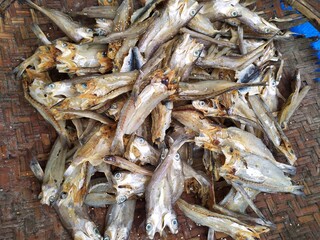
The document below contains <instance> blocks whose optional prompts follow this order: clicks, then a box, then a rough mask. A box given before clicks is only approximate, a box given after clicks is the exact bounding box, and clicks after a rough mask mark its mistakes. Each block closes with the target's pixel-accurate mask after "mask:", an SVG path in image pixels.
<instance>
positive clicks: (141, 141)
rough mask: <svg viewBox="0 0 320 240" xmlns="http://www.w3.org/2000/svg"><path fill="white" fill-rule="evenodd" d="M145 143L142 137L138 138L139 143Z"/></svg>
mask: <svg viewBox="0 0 320 240" xmlns="http://www.w3.org/2000/svg"><path fill="white" fill-rule="evenodd" d="M145 142H146V140H144V139H143V138H142V137H139V138H138V143H140V144H144V143H145Z"/></svg>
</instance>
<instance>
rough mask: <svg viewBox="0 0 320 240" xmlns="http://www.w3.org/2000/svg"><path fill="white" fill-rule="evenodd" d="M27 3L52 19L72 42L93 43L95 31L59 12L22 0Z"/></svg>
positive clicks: (29, 0) (28, 0)
mask: <svg viewBox="0 0 320 240" xmlns="http://www.w3.org/2000/svg"><path fill="white" fill-rule="evenodd" d="M21 1H22V2H26V3H27V4H28V5H29V6H30V7H32V8H34V9H36V10H38V11H39V12H41V13H43V14H44V15H46V16H47V17H48V18H50V19H51V21H53V22H54V23H55V24H56V25H57V26H58V27H59V28H60V29H61V30H62V31H63V32H64V33H65V34H66V35H67V36H68V37H69V38H70V39H71V40H73V41H75V42H79V41H81V40H84V41H91V40H92V37H93V31H92V29H90V28H87V27H83V26H81V25H80V24H79V23H77V22H75V21H73V20H72V19H71V18H70V17H69V16H68V15H67V14H64V13H62V12H60V11H58V10H55V9H50V8H46V7H40V6H38V5H36V4H35V3H33V2H32V1H31V0H21Z"/></svg>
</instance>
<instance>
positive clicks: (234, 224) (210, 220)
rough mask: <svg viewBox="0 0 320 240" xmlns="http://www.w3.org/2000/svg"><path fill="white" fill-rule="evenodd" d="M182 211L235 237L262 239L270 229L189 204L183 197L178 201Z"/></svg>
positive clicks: (194, 219) (252, 239)
mask: <svg viewBox="0 0 320 240" xmlns="http://www.w3.org/2000/svg"><path fill="white" fill-rule="evenodd" d="M177 204H178V206H179V208H180V209H181V211H182V212H183V213H184V214H185V215H186V216H187V217H188V218H190V219H192V220H193V221H194V222H196V223H198V224H201V225H204V226H207V227H210V228H212V229H214V230H215V231H218V232H224V233H226V234H228V235H230V236H231V237H233V238H235V239H239V238H240V239H241V238H243V239H248V240H249V239H250V240H254V239H260V235H261V234H262V233H264V232H268V231H269V229H268V228H266V227H263V226H259V225H249V224H247V223H243V222H240V221H239V220H238V219H236V218H233V217H229V216H226V215H222V214H218V213H214V212H211V211H209V210H207V209H205V208H203V207H201V206H198V205H193V204H188V203H187V202H185V201H184V200H182V199H179V200H178V201H177Z"/></svg>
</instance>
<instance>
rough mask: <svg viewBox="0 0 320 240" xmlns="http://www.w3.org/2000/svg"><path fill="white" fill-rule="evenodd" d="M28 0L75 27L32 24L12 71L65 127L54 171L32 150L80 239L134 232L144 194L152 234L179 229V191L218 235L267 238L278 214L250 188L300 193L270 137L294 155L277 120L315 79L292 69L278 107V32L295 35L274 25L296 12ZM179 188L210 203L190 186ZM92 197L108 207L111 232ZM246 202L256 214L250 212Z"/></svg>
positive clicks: (224, 2)
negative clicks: (27, 50)
mask: <svg viewBox="0 0 320 240" xmlns="http://www.w3.org/2000/svg"><path fill="white" fill-rule="evenodd" d="M24 2H26V3H27V4H28V5H30V6H31V7H33V8H35V9H37V10H39V11H40V12H42V13H43V14H44V15H46V16H47V17H49V18H50V19H51V20H52V21H53V22H54V23H55V24H56V25H57V26H58V27H59V28H60V29H61V30H62V31H63V32H64V33H65V34H66V35H67V37H64V38H59V39H54V40H49V39H48V38H47V37H46V35H45V33H44V32H43V31H42V30H41V29H40V27H39V26H38V25H36V24H33V25H32V30H33V32H34V33H35V35H36V36H37V37H38V38H39V40H40V41H41V42H42V44H44V45H43V46H40V47H38V49H37V50H36V51H35V53H34V54H33V55H32V56H31V57H29V58H27V59H26V60H25V61H23V62H22V63H21V64H20V65H19V66H18V67H16V68H15V69H14V73H16V74H17V77H22V82H23V91H24V95H25V98H26V99H27V100H28V101H29V102H30V104H31V105H32V106H34V107H35V108H36V109H37V110H38V111H39V112H40V114H41V115H42V116H43V117H44V118H45V119H46V120H47V121H48V122H49V123H50V124H51V125H52V126H53V127H54V128H55V130H56V131H57V132H58V134H59V136H58V138H57V140H56V142H55V144H54V145H53V147H52V151H51V153H50V156H49V160H48V162H47V165H46V168H45V171H43V170H42V168H41V166H40V164H39V163H38V162H37V161H36V160H35V158H33V160H32V161H31V163H30V168H31V169H32V171H33V172H34V174H35V175H36V177H37V178H38V179H39V180H40V181H41V182H42V192H41V194H40V196H41V197H42V199H41V203H43V204H50V205H53V206H54V207H55V209H56V211H57V213H58V215H59V217H60V218H61V221H62V222H63V224H64V226H65V228H66V229H68V230H69V231H70V233H71V234H72V236H73V237H74V239H77V240H79V239H83V240H89V239H90V240H95V239H96V240H98V239H104V240H110V239H129V237H130V236H129V235H130V232H131V228H132V224H133V219H134V214H135V208H136V202H137V200H142V199H144V200H145V203H146V208H145V209H146V219H145V221H144V223H143V224H145V232H146V236H147V237H148V238H150V239H153V238H154V237H155V235H156V233H159V234H160V236H166V231H167V230H170V232H171V233H172V234H177V233H178V229H179V227H178V226H179V223H178V218H177V214H176V213H175V210H174V206H175V204H176V205H178V207H179V208H180V209H181V210H182V212H183V213H184V214H185V215H186V216H187V217H189V218H190V219H191V220H193V221H195V222H196V223H197V224H201V225H204V226H207V227H209V232H208V238H209V239H213V238H214V233H215V231H220V232H223V233H225V234H228V235H230V236H231V237H233V238H235V239H258V238H260V235H261V234H263V233H265V232H267V231H268V230H269V228H271V227H274V225H273V224H272V223H271V222H269V221H268V220H267V219H265V217H264V216H263V214H262V213H261V211H260V210H259V208H258V207H257V206H256V205H255V204H254V202H253V200H254V199H255V198H256V196H257V195H258V194H259V193H260V192H267V193H276V192H285V193H293V194H296V195H303V191H302V190H303V187H302V186H297V185H294V184H293V182H292V181H291V178H290V176H289V175H294V174H295V172H296V168H295V167H294V166H291V165H287V164H284V163H281V162H278V161H277V159H276V157H275V155H274V154H273V152H272V150H273V149H272V150H271V149H269V148H268V146H269V145H268V144H269V142H268V140H269V141H270V142H271V143H272V144H273V145H274V146H275V149H276V150H278V151H279V152H281V153H282V154H284V155H285V156H286V157H287V158H288V160H289V162H290V163H291V164H294V162H295V161H296V156H295V154H294V152H293V149H292V146H291V144H290V142H289V140H288V138H287V137H286V135H285V133H284V132H283V130H282V128H286V127H287V124H288V121H289V119H290V117H291V116H292V114H293V113H294V111H295V110H296V109H297V107H298V106H299V104H300V103H301V101H302V99H303V98H304V97H305V95H306V94H307V92H308V91H309V89H310V87H309V86H305V87H304V88H302V89H301V79H300V75H299V73H297V81H296V85H295V89H294V92H293V93H292V94H291V95H290V97H289V98H288V99H287V101H286V103H285V104H284V105H283V106H282V108H281V110H280V108H279V107H280V104H279V103H281V101H279V98H281V99H282V100H284V98H283V97H282V95H281V93H280V91H279V85H280V80H281V79H282V74H283V72H284V66H285V64H284V62H285V58H283V57H282V55H281V53H280V51H279V50H278V49H277V48H276V44H274V42H275V41H277V40H278V39H288V38H290V37H292V33H291V32H290V31H284V32H280V30H279V28H281V30H283V27H284V26H285V25H287V23H286V24H283V25H282V26H280V25H279V28H278V27H277V26H275V25H274V24H273V23H270V22H268V21H267V20H265V19H264V18H263V17H262V16H263V15H261V14H260V13H259V12H255V11H252V10H250V9H251V8H250V9H249V8H248V6H250V7H251V5H252V3H253V1H250V0H248V1H239V0H210V1H199V2H198V1H196V0H169V1H163V0H140V1H133V0H124V1H120V2H118V1H115V0H99V1H98V5H99V6H88V7H86V8H84V9H82V11H78V12H76V13H72V12H71V11H70V12H69V15H71V16H77V18H79V19H80V18H81V20H82V21H81V24H80V23H77V22H75V21H73V20H72V19H71V18H70V17H69V15H68V14H65V13H61V12H60V11H58V10H55V9H49V8H45V7H39V6H37V5H36V4H34V3H33V2H31V1H30V0H24ZM119 4H120V5H119ZM90 18H91V19H90ZM289 20H290V19H286V20H285V21H289ZM272 21H274V22H276V23H279V22H281V21H283V20H279V19H273V20H272ZM87 24H90V27H86V25H87ZM91 24H92V25H91ZM93 24H95V25H93ZM288 24H291V21H290V22H288ZM88 26H89V25H88ZM91 26H93V28H91ZM288 26H289V25H288ZM56 70H57V71H56ZM57 72H58V74H59V75H58V76H57ZM300 89H301V90H300ZM204 171H205V172H204ZM218 181H219V182H218ZM215 184H218V185H219V187H216V185H215ZM228 185H231V186H232V188H231V190H230V191H229V193H228V194H227V195H225V196H221V197H224V198H223V200H222V201H220V203H219V204H217V203H216V202H215V201H216V195H220V194H223V192H225V191H220V189H221V187H223V186H228ZM215 191H216V192H215ZM184 192H185V193H186V194H190V193H194V194H197V196H198V197H199V199H200V201H201V203H202V205H203V206H207V207H208V206H210V207H209V209H210V211H209V209H206V208H204V207H200V206H197V205H192V204H189V203H187V202H185V201H184V200H182V198H184V195H183V193H184ZM217 199H218V198H217ZM87 206H90V207H108V212H107V214H106V218H105V229H104V235H103V236H102V235H101V234H100V232H99V231H98V229H97V227H96V225H95V223H94V222H93V221H92V220H91V219H90V217H89V214H88V212H87ZM248 206H250V207H251V208H252V209H253V210H254V212H255V213H256V214H257V216H258V217H259V218H254V217H250V216H248V215H246V214H245V211H246V209H247V207H248ZM166 228H168V229H166ZM131 237H133V238H134V236H131Z"/></svg>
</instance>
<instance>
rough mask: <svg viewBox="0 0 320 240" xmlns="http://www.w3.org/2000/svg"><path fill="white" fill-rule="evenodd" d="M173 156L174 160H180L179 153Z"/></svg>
mask: <svg viewBox="0 0 320 240" xmlns="http://www.w3.org/2000/svg"><path fill="white" fill-rule="evenodd" d="M173 158H174V160H176V161H179V160H180V154H179V153H176V154H175V155H174V157H173Z"/></svg>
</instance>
